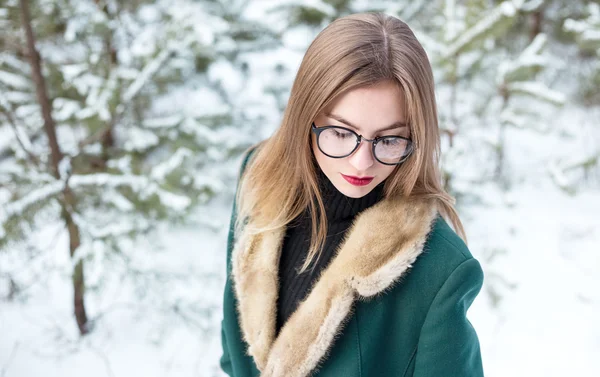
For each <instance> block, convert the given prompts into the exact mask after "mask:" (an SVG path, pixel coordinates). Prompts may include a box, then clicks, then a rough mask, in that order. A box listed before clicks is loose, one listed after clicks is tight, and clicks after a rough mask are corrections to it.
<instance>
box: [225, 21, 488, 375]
mask: <svg viewBox="0 0 600 377" xmlns="http://www.w3.org/2000/svg"><path fill="white" fill-rule="evenodd" d="M439 144H440V139H439V130H438V125H437V113H436V104H435V95H434V83H433V77H432V72H431V67H430V64H429V61H428V58H427V55H426V53H425V51H424V50H423V48H422V46H421V45H420V44H419V42H418V41H417V39H416V38H415V36H414V34H413V33H412V32H411V30H410V29H409V27H408V26H407V25H406V24H405V23H403V22H402V21H400V20H398V19H397V18H394V17H391V16H387V15H384V14H378V13H369V14H355V15H350V16H347V17H343V18H340V19H337V20H336V21H334V22H333V23H331V24H330V25H329V26H328V27H327V28H325V29H324V30H323V31H322V32H321V33H320V34H319V35H318V36H317V38H316V39H315V40H314V41H313V43H312V44H311V45H310V47H309V48H308V50H307V52H306V55H305V56H304V59H303V61H302V63H301V66H300V68H299V71H298V74H297V77H296V79H295V81H294V84H293V87H292V91H291V96H290V99H289V103H288V106H287V108H286V110H285V113H284V117H283V121H282V123H281V126H280V128H279V129H277V130H276V131H275V133H274V134H273V135H272V136H271V137H270V138H268V139H267V140H264V141H262V142H261V143H259V144H258V145H256V146H254V147H253V148H251V149H250V153H248V154H247V155H246V158H245V160H244V162H243V164H242V173H241V176H240V183H239V186H238V191H237V195H236V200H235V202H234V205H233V215H232V219H231V226H230V233H229V238H228V252H227V282H226V285H225V294H224V304H223V309H224V315H223V321H222V344H223V354H222V357H221V360H220V364H221V368H222V369H223V370H224V371H225V372H226V373H227V374H229V375H230V376H235V377H250V376H261V377H279V376H282V377H303V376H327V377H329V376H344V377H346V376H347V377H354V376H356V377H358V376H414V377H443V376H449V377H450V376H452V377H459V376H460V377H464V376H483V368H482V362H481V354H480V349H479V341H478V338H477V334H476V332H475V330H474V329H473V327H472V326H471V324H470V322H469V321H468V320H467V318H466V311H467V309H468V308H469V306H470V305H471V303H472V302H473V300H474V299H475V297H476V296H477V294H478V293H479V291H480V289H481V286H482V283H483V272H482V269H481V267H480V264H479V262H478V261H477V260H476V259H474V258H473V256H472V255H471V253H470V252H469V250H468V248H467V246H466V245H465V243H464V242H463V240H464V239H465V236H464V231H463V227H462V225H461V222H460V220H459V218H458V215H457V213H456V211H455V209H454V208H453V198H452V197H450V196H449V195H448V194H447V193H446V192H444V189H443V188H442V185H441V179H440V171H439V167H438V159H439V157H438V156H439V148H440V146H439ZM446 219H448V220H449V221H450V222H451V223H452V224H453V227H454V229H456V230H457V232H458V234H460V235H461V236H460V237H459V236H458V235H457V234H456V233H455V231H454V230H453V229H452V228H450V226H449V225H448V223H447V222H446ZM461 238H462V239H461ZM309 267H310V268H309Z"/></svg>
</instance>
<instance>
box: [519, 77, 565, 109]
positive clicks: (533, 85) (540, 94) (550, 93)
mask: <svg viewBox="0 0 600 377" xmlns="http://www.w3.org/2000/svg"><path fill="white" fill-rule="evenodd" d="M507 89H508V91H509V92H512V93H520V94H527V95H530V96H532V97H535V98H538V99H541V100H543V101H546V102H550V103H553V104H555V105H563V104H564V103H565V102H566V100H567V99H566V97H565V95H564V94H562V93H559V92H557V91H555V90H552V89H550V88H548V87H547V86H546V85H544V84H542V83H539V82H535V81H524V82H514V83H510V84H508V85H507Z"/></svg>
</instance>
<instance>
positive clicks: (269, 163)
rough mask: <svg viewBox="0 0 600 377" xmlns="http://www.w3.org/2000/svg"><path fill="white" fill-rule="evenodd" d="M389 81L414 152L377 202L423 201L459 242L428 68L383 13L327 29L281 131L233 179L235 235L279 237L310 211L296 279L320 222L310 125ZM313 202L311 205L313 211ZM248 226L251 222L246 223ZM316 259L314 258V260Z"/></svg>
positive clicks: (299, 79)
mask: <svg viewBox="0 0 600 377" xmlns="http://www.w3.org/2000/svg"><path fill="white" fill-rule="evenodd" d="M385 80H392V81H393V82H395V83H397V84H398V85H399V87H400V88H401V89H402V90H403V91H404V95H405V98H406V109H407V113H408V119H407V122H408V124H409V126H410V134H411V136H412V140H413V143H414V144H415V147H416V148H415V151H414V152H413V154H412V155H411V156H410V158H409V159H408V160H407V161H405V162H404V163H403V164H401V165H399V166H397V167H396V169H394V171H393V172H392V173H391V175H390V176H388V177H387V178H386V181H385V184H384V198H392V197H399V196H402V197H413V198H416V197H428V198H433V199H435V200H434V202H435V203H436V204H437V207H438V211H439V212H440V214H441V215H442V216H444V217H445V218H446V219H449V220H450V222H452V225H453V227H454V229H455V231H456V232H457V233H458V234H459V235H460V237H461V238H462V239H463V240H464V241H465V242H466V235H465V232H464V228H463V226H462V223H461V221H460V219H459V217H458V214H457V212H456V210H455V208H454V203H455V200H454V198H453V197H451V196H450V195H449V194H448V193H446V192H445V191H444V188H443V185H442V180H441V176H440V169H439V157H440V135H439V129H438V121H437V109H436V102H435V93H434V81H433V73H432V70H431V65H430V63H429V59H428V58H427V54H426V53H425V50H424V49H423V47H422V46H421V44H420V43H419V41H417V39H416V37H415V35H414V34H413V32H412V31H411V30H410V28H409V27H408V25H407V24H406V23H404V22H402V21H401V20H399V19H397V18H395V17H392V16H389V15H386V14H383V13H362V14H352V15H349V16H345V17H342V18H339V19H337V20H335V21H333V22H332V23H331V24H329V25H328V26H327V27H326V28H325V29H323V30H322V31H321V32H320V33H319V35H318V36H317V37H316V38H315V40H314V41H313V42H312V43H311V45H310V46H309V48H308V50H307V51H306V54H305V55H304V58H303V60H302V63H301V65H300V68H299V70H298V74H297V76H296V78H295V80H294V84H293V86H292V90H291V93H290V98H289V101H288V104H287V107H286V109H285V112H284V114H283V120H282V122H281V126H280V127H279V128H278V129H277V130H276V131H275V132H274V134H273V135H272V136H271V137H269V138H268V139H266V140H263V141H261V142H260V143H258V144H256V145H254V146H253V147H251V148H250V149H255V150H254V152H253V155H252V156H251V159H250V162H249V163H248V167H247V168H246V169H245V171H244V173H243V175H242V176H241V178H240V184H239V186H238V191H237V196H236V202H237V206H236V207H237V219H236V223H235V232H236V234H239V232H240V231H241V229H242V227H243V226H245V225H246V226H251V229H245V230H244V231H248V232H251V233H253V234H257V233H262V232H266V231H271V230H277V229H281V228H282V227H285V226H286V225H287V224H288V223H289V222H291V221H292V220H293V219H295V218H296V217H297V216H298V215H300V214H301V213H302V212H304V211H305V210H306V209H307V208H308V209H309V213H310V217H311V222H312V232H311V235H312V236H311V243H310V247H309V251H308V255H307V257H306V259H305V262H304V265H303V266H302V271H305V270H306V268H307V267H308V266H309V265H310V263H311V262H312V261H313V259H314V258H315V255H317V254H318V256H320V250H321V248H322V247H323V245H324V242H325V237H326V235H327V220H326V216H325V209H324V206H323V200H322V198H321V196H320V192H319V188H318V187H319V186H318V182H317V174H316V173H317V170H316V169H319V167H318V165H317V163H316V160H315V158H314V155H313V152H312V149H311V123H312V121H313V120H314V119H315V117H317V115H318V114H319V113H320V112H321V111H322V110H323V109H324V108H325V107H327V105H328V104H330V103H331V102H332V101H334V100H335V99H336V98H337V97H338V96H339V95H340V94H342V93H345V92H346V91H349V90H352V89H356V88H359V87H364V86H370V85H373V84H376V83H378V82H381V81H385ZM315 202H316V203H315ZM248 219H251V221H246V220H248ZM318 256H317V258H318Z"/></svg>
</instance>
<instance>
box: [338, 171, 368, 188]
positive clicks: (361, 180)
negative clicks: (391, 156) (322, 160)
mask: <svg viewBox="0 0 600 377" xmlns="http://www.w3.org/2000/svg"><path fill="white" fill-rule="evenodd" d="M340 174H341V173H340ZM342 177H344V179H345V180H346V181H348V182H349V183H351V184H353V185H354V186H365V185H368V184H369V183H371V181H372V180H373V178H374V177H355V176H352V175H345V174H342Z"/></svg>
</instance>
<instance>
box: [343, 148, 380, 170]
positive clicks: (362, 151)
mask: <svg viewBox="0 0 600 377" xmlns="http://www.w3.org/2000/svg"><path fill="white" fill-rule="evenodd" d="M348 158H349V160H348V161H349V162H350V165H352V166H353V167H354V169H356V171H359V172H364V171H366V170H367V169H368V168H370V167H371V166H372V165H373V164H374V163H375V157H374V156H373V151H372V147H371V143H369V142H368V141H364V140H362V141H361V143H360V145H359V146H358V148H357V149H356V150H355V151H354V153H352V154H351V155H350V156H349V157H348Z"/></svg>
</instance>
